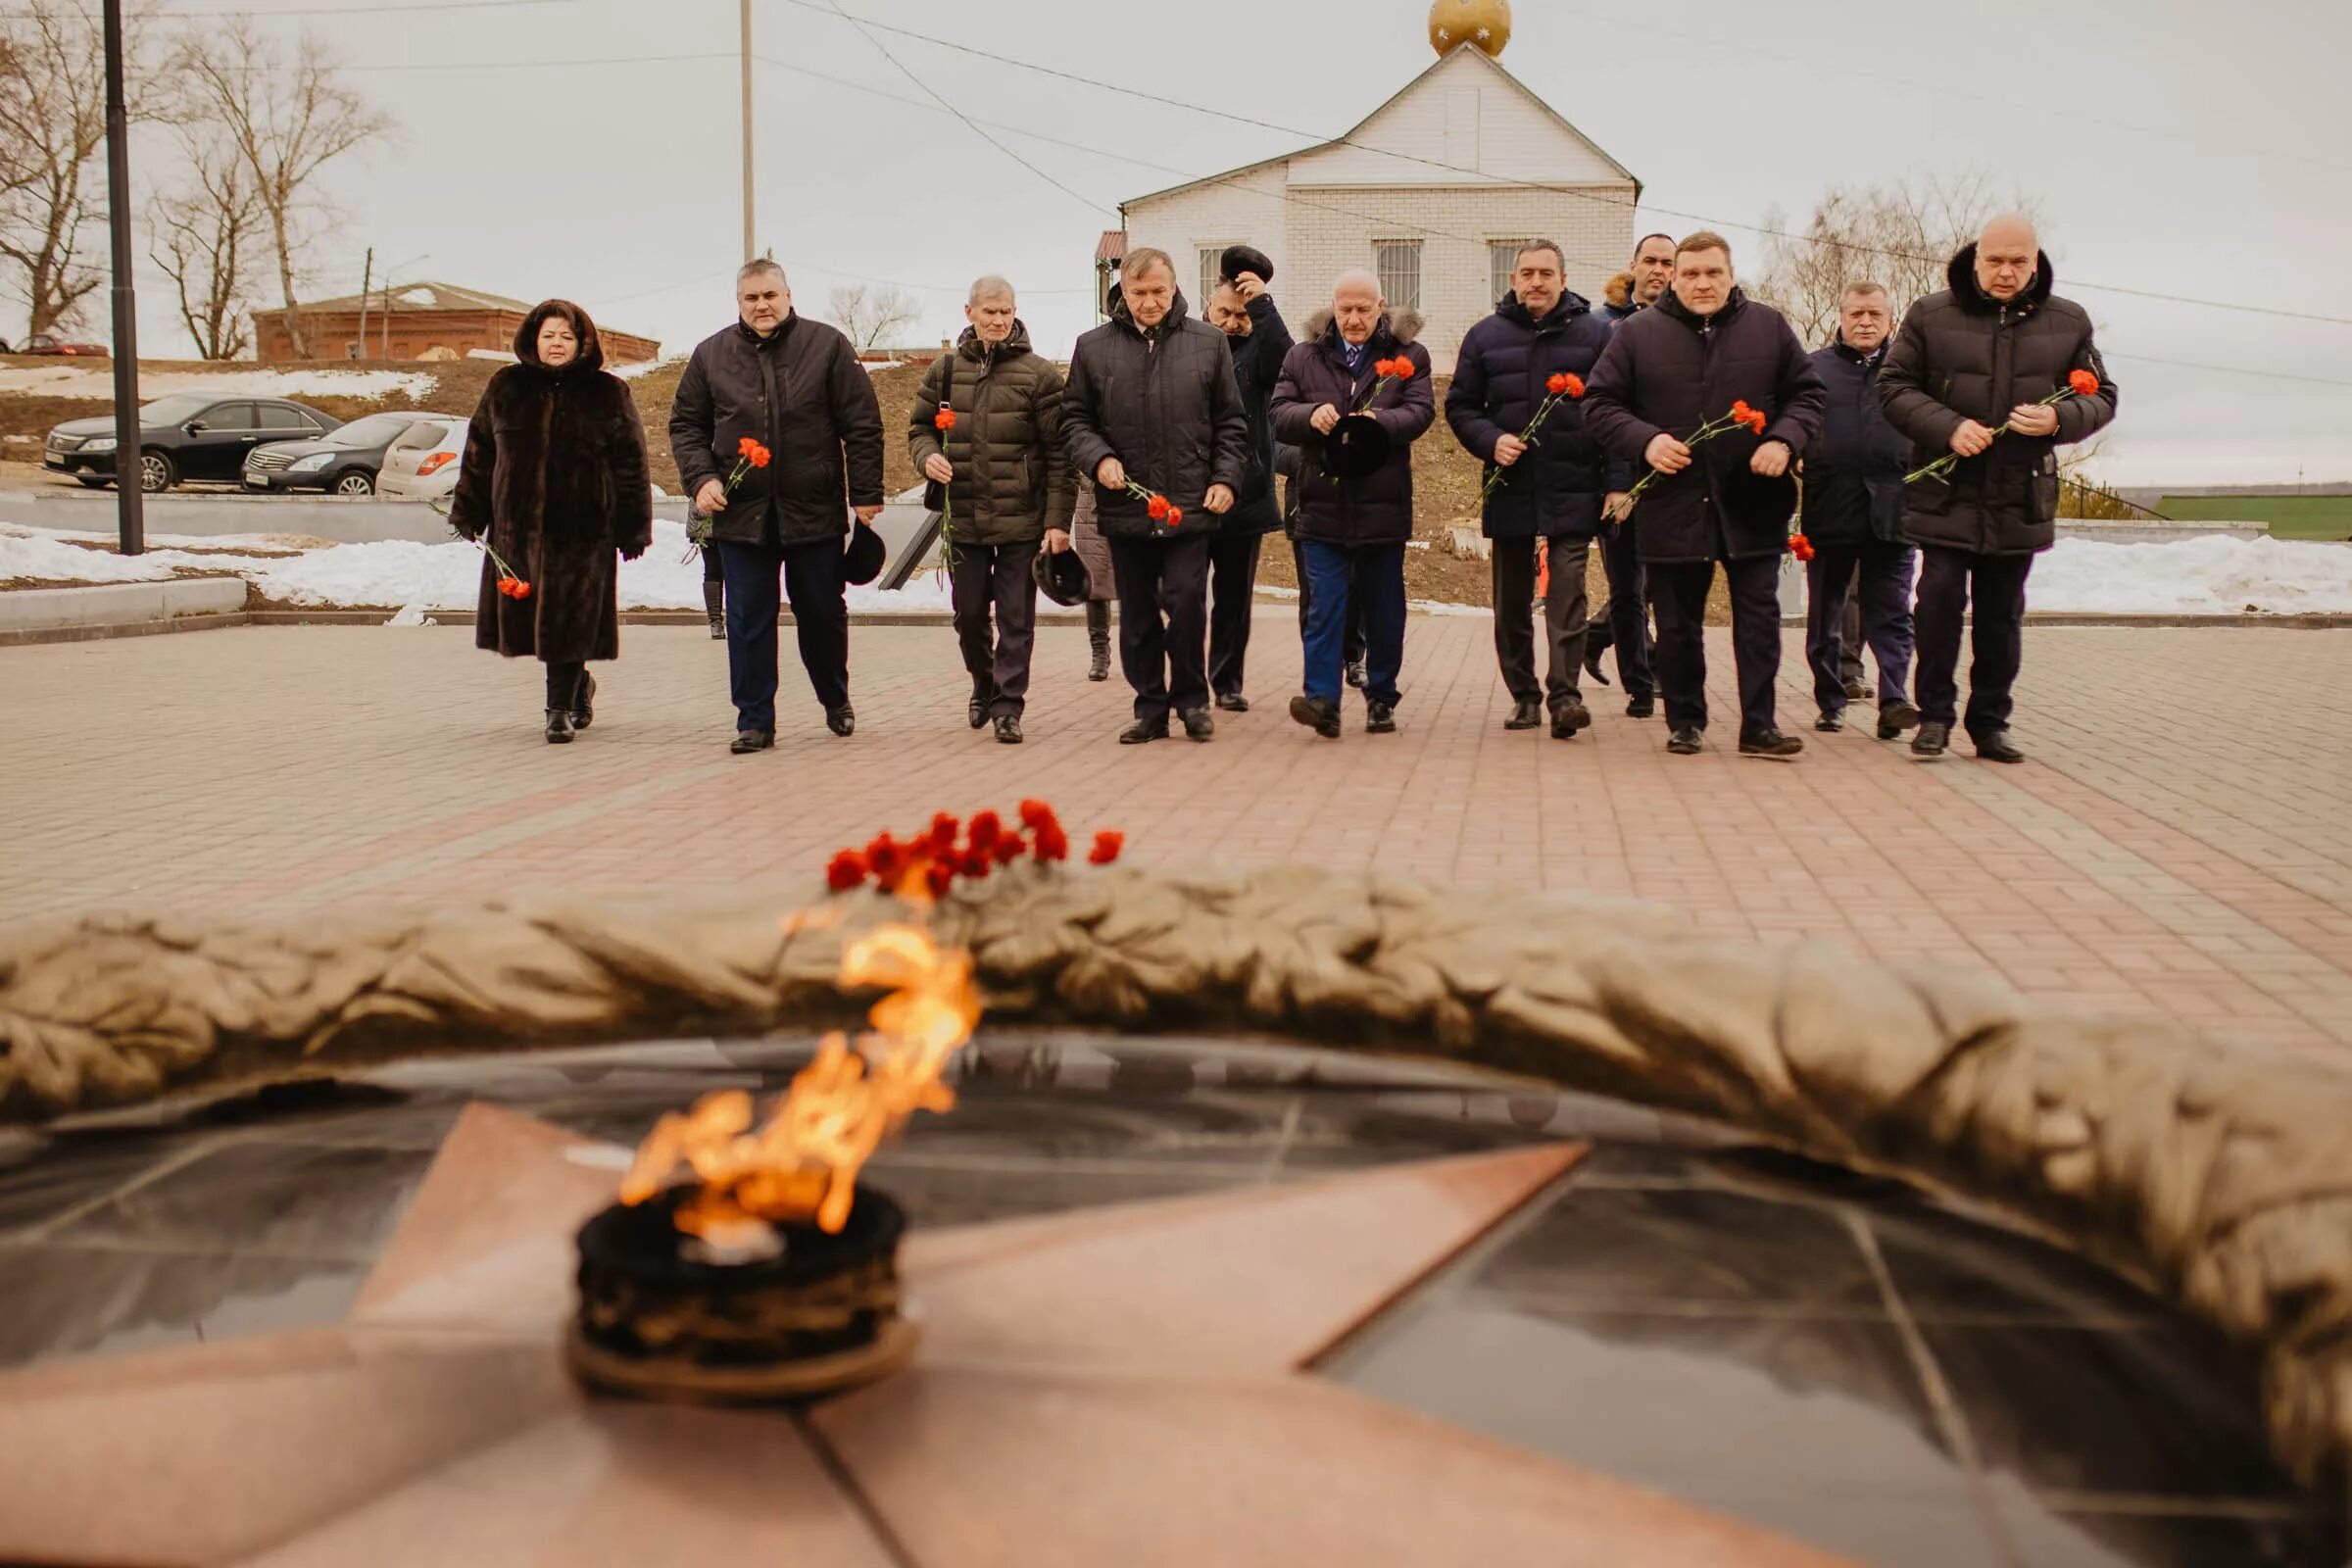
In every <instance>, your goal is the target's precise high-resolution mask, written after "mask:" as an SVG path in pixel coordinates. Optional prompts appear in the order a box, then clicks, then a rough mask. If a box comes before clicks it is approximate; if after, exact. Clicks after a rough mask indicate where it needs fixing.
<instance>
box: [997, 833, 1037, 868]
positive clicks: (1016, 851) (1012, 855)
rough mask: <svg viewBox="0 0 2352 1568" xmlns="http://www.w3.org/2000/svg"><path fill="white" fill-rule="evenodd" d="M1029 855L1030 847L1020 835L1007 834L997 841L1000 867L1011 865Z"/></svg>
mask: <svg viewBox="0 0 2352 1568" xmlns="http://www.w3.org/2000/svg"><path fill="white" fill-rule="evenodd" d="M1028 853H1029V846H1028V844H1027V842H1025V841H1024V840H1023V839H1022V838H1021V836H1020V835H1019V834H1018V833H1007V834H1005V836H1004V837H1003V838H1001V839H999V840H997V845H996V857H997V863H998V864H999V865H1010V864H1011V863H1012V862H1013V861H1015V860H1017V859H1019V858H1021V857H1022V856H1024V855H1027V854H1028Z"/></svg>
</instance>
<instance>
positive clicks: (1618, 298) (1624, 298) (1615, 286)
mask: <svg viewBox="0 0 2352 1568" xmlns="http://www.w3.org/2000/svg"><path fill="white" fill-rule="evenodd" d="M1600 297H1601V298H1602V299H1603V300H1606V301H1607V302H1608V303H1609V304H1611V305H1614V306H1616V307H1617V309H1619V310H1621V311H1622V310H1624V309H1625V308H1626V307H1627V306H1629V305H1631V304H1633V303H1634V274H1633V273H1631V272H1619V273H1618V274H1617V275H1616V276H1614V277H1612V278H1610V279H1609V280H1608V281H1607V282H1606V283H1604V284H1602V285H1601V289H1600Z"/></svg>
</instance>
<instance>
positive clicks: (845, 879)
mask: <svg viewBox="0 0 2352 1568" xmlns="http://www.w3.org/2000/svg"><path fill="white" fill-rule="evenodd" d="M865 869H866V867H865V857H864V856H862V855H859V854H858V852H857V851H856V850H843V851H841V852H840V853H839V854H837V855H835V856H834V857H833V858H832V860H831V862H830V863H828V864H827V865H826V866H825V885H826V886H828V887H830V888H831V889H832V890H833V891H834V892H836V893H847V892H849V891H850V889H852V888H854V887H860V886H863V885H864V882H865Z"/></svg>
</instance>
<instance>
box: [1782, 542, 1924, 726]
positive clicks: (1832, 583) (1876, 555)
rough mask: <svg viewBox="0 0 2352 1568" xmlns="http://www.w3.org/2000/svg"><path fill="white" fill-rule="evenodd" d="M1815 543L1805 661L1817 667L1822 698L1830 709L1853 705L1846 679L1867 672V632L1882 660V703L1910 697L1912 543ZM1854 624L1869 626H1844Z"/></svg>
mask: <svg viewBox="0 0 2352 1568" xmlns="http://www.w3.org/2000/svg"><path fill="white" fill-rule="evenodd" d="M1815 548H1816V550H1817V552H1818V553H1817V554H1816V555H1815V556H1814V557H1813V559H1812V560H1811V561H1808V562H1806V563H1805V662H1806V663H1807V664H1808V665H1809V666H1811V668H1812V671H1813V701H1814V704H1815V705H1816V706H1817V707H1819V708H1820V709H1821V711H1823V712H1825V713H1842V712H1844V711H1845V683H1846V682H1847V681H1849V680H1857V679H1859V678H1861V674H1862V647H1861V643H1862V640H1863V639H1864V638H1865V637H1867V639H1868V641H1869V643H1870V651H1871V652H1872V653H1873V654H1874V655H1876V656H1877V658H1878V661H1879V706H1880V707H1881V708H1885V707H1887V705H1888V704H1890V703H1901V702H1908V701H1910V690H1911V657H1912V646H1911V638H1912V633H1911V565H1912V559H1911V547H1910V546H1909V545H1906V544H1903V543H1901V542H1900V541H1898V540H1887V539H1871V540H1867V541H1863V542H1859V543H1855V544H1847V545H1819V546H1816V547H1815ZM1857 583H1858V584H1860V587H1859V588H1858V589H1857V588H1855V587H1854V586H1853V585H1854V584H1857ZM1854 625H1860V626H1861V627H1862V628H1863V630H1862V631H1860V632H1853V631H1847V630H1845V629H1844V628H1845V627H1848V626H1854Z"/></svg>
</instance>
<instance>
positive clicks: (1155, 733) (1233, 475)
mask: <svg viewBox="0 0 2352 1568" xmlns="http://www.w3.org/2000/svg"><path fill="white" fill-rule="evenodd" d="M1061 426H1062V431H1063V435H1064V437H1065V439H1066V440H1067V443H1068V446H1069V452H1070V466H1071V468H1072V469H1073V470H1074V471H1075V472H1076V473H1077V474H1078V476H1079V478H1080V480H1081V482H1084V483H1091V484H1093V485H1094V486H1095V509H1096V511H1095V516H1096V526H1097V527H1099V528H1100V529H1101V530H1102V531H1103V537H1104V538H1105V539H1107V540H1108V541H1109V542H1110V559H1111V564H1112V567H1113V569H1114V573H1115V575H1116V576H1117V577H1118V581H1119V663H1120V666H1121V667H1122V668H1123V669H1124V670H1125V671H1126V675H1127V684H1128V685H1130V686H1132V687H1133V688H1135V722H1134V723H1133V724H1131V725H1129V726H1128V727H1127V728H1126V729H1125V730H1123V731H1122V732H1121V733H1120V735H1119V740H1120V742H1121V743H1122V744H1124V745H1128V746H1139V745H1142V744H1143V743H1145V742H1147V741H1155V740H1163V739H1165V738H1166V736H1167V733H1168V713H1169V711H1171V710H1173V711H1175V712H1176V714H1177V715H1178V716H1179V717H1180V718H1182V719H1183V721H1184V733H1185V734H1186V736H1187V737H1189V738H1190V739H1193V740H1196V741H1205V740H1207V739H1209V738H1210V737H1212V736H1213V735H1215V734H1216V724H1215V722H1214V721H1213V720H1212V719H1211V718H1210V717H1209V712H1208V703H1209V691H1208V667H1207V641H1208V541H1209V537H1210V536H1211V535H1212V534H1214V533H1215V532H1216V529H1217V524H1218V521H1219V519H1220V518H1222V517H1223V516H1224V515H1225V514H1226V513H1228V512H1231V511H1232V510H1233V505H1234V501H1235V499H1236V498H1237V496H1238V494H1239V492H1240V489H1241V486H1242V484H1243V482H1244V480H1246V479H1247V478H1248V477H1249V466H1250V419H1249V416H1248V415H1246V414H1245V413H1244V412H1243V410H1242V393H1241V388H1240V387H1239V385H1238V384H1236V382H1235V381H1234V377H1233V352H1232V350H1230V349H1229V348H1227V347H1226V344H1225V334H1224V333H1222V332H1220V331H1218V330H1217V329H1216V328H1215V327H1213V326H1211V325H1209V324H1208V323H1207V322H1206V321H1197V320H1194V319H1192V318H1191V316H1190V314H1189V312H1188V311H1187V309H1186V306H1185V302H1184V296H1183V295H1182V294H1181V293H1179V292H1178V291H1177V288H1176V264H1175V263H1174V262H1172V261H1170V260H1169V259H1168V253H1167V252H1165V251H1159V250H1152V249H1151V248H1150V247H1148V246H1147V247H1145V248H1143V249H1140V250H1137V251H1133V252H1131V253H1129V255H1128V257H1127V259H1126V261H1125V262H1124V263H1123V264H1122V265H1121V267H1120V269H1119V298H1118V300H1117V302H1116V303H1115V304H1113V305H1112V307H1111V312H1110V319H1109V320H1108V321H1107V322H1105V323H1104V324H1103V325H1102V326H1098V327H1096V328H1095V329H1094V330H1093V331H1091V332H1089V333H1087V334H1086V335H1085V336H1083V337H1081V338H1079V340H1078V347H1077V350H1076V351H1075V352H1074V353H1073V354H1072V355H1071V356H1070V381H1069V387H1068V389H1067V390H1066V392H1065V393H1064V394H1063V397H1062V408H1061ZM1131 486H1132V487H1136V488H1140V489H1142V490H1144V491H1147V492H1149V496H1150V499H1149V500H1147V499H1146V497H1145V496H1142V495H1138V494H1136V493H1135V489H1132V488H1130V487H1131ZM1154 512H1157V513H1159V514H1160V515H1159V516H1156V517H1155V516H1153V515H1152V514H1153V513H1154Z"/></svg>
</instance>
